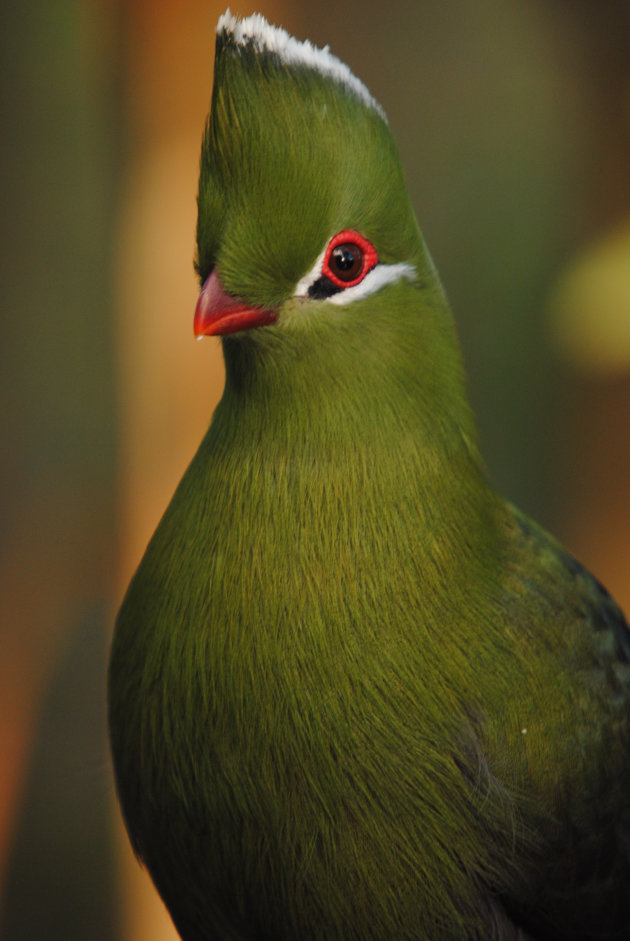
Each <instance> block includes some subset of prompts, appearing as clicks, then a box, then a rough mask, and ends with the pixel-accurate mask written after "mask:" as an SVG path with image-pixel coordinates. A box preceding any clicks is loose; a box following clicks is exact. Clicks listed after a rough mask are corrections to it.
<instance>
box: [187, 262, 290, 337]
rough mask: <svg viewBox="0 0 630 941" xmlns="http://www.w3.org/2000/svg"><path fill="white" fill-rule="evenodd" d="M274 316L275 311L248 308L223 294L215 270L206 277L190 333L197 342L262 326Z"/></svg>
mask: <svg viewBox="0 0 630 941" xmlns="http://www.w3.org/2000/svg"><path fill="white" fill-rule="evenodd" d="M277 317H278V314H277V312H276V311H275V310H268V309H266V308H264V307H250V306H248V305H247V304H245V303H244V302H243V301H239V300H236V298H234V297H231V296H230V295H229V294H226V293H225V291H224V290H223V287H222V286H221V282H220V281H219V276H218V274H217V273H216V270H214V271H213V272H212V274H211V275H210V276H209V277H208V278H206V280H205V281H204V283H203V287H202V288H201V294H200V295H199V300H198V301H197V306H196V307H195V319H194V323H193V330H194V332H195V336H196V337H197V339H201V337H210V336H216V335H224V334H226V333H236V332H237V331H239V330H250V329H251V328H252V327H264V326H265V325H266V324H270V323H273V322H274V321H275V320H276V319H277Z"/></svg>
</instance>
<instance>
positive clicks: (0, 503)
mask: <svg viewBox="0 0 630 941" xmlns="http://www.w3.org/2000/svg"><path fill="white" fill-rule="evenodd" d="M115 16H116V3H115V2H114V3H112V2H110V3H108V4H106V3H105V2H104V0H101V2H98V0H92V2H89V3H78V2H77V0H59V2H58V3H55V4H50V3H46V2H45V0H25V2H23V3H18V4H16V3H9V4H3V5H2V7H1V12H0V63H1V67H2V71H3V75H2V81H1V84H0V87H1V89H2V91H1V98H0V109H1V113H0V126H1V127H2V145H1V149H0V186H1V188H2V204H1V205H2V217H1V223H0V224H1V230H0V238H1V246H0V283H1V284H2V295H3V318H2V342H1V344H0V349H1V354H0V357H1V358H0V422H1V428H0V436H1V440H2V450H3V460H2V464H1V465H0V625H1V628H0V630H1V632H2V657H1V658H0V696H1V697H2V702H1V703H0V739H1V741H2V761H1V762H0V875H2V871H6V870H7V869H8V871H9V874H10V875H11V873H12V872H13V870H12V866H13V862H14V860H15V859H16V858H17V857H19V858H21V859H25V857H24V856H23V854H22V849H24V847H26V846H27V844H26V843H22V844H21V845H20V841H23V840H27V841H28V852H29V853H30V854H31V856H30V857H29V858H30V862H28V859H27V860H26V866H27V870H28V875H29V876H30V875H31V874H35V873H37V874H38V875H39V876H41V878H42V879H46V878H47V874H46V873H48V874H49V875H51V876H52V875H53V874H54V872H55V871H57V872H58V871H60V870H61V871H63V869H64V867H69V866H70V865H71V866H72V870H71V871H72V873H73V874H76V875H80V874H81V871H83V878H88V877H89V872H90V865H91V863H93V862H94V851H95V847H94V841H93V837H94V832H98V833H101V829H100V825H99V820H95V821H94V826H95V831H94V832H89V831H85V832H84V834H83V836H82V838H81V839H77V832H76V831H75V832H73V828H72V826H69V827H67V828H66V830H65V835H66V838H64V837H63V835H62V834H61V833H60V832H57V839H56V841H55V843H54V844H53V845H52V846H51V845H48V844H47V836H49V835H50V834H47V833H44V832H33V831H32V830H30V831H29V830H28V823H29V820H30V819H31V815H30V812H29V806H28V803H27V801H28V799H29V797H28V796H27V795H30V794H32V793H33V791H32V786H33V785H34V782H33V780H32V775H31V779H30V780H29V785H28V788H27V787H26V783H25V779H26V776H27V773H28V772H29V770H32V772H33V774H35V773H36V771H35V766H33V768H32V769H31V768H30V764H31V762H30V750H31V748H32V746H33V743H34V742H36V740H37V735H38V727H39V726H38V723H39V722H40V719H41V717H42V716H43V715H45V714H46V710H47V708H48V693H47V690H48V688H49V684H50V683H51V682H52V680H53V677H55V682H57V679H56V675H57V674H58V672H59V669H62V668H63V662H64V661H63V657H62V656H61V655H62V650H63V649H64V648H65V647H66V646H67V644H69V643H70V642H71V638H70V634H71V632H75V633H76V632H79V633H81V631H83V630H84V629H85V630H91V628H92V626H93V624H94V623H95V622H94V617H93V616H92V614H89V615H88V612H93V611H94V610H97V609H99V610H101V609H102V608H103V606H105V607H107V606H108V605H109V604H110V602H109V600H108V599H109V598H110V596H111V591H112V583H113V560H114V543H115V536H114V506H115V503H114V494H115V472H116V467H115V450H116V448H115V431H114V429H115V421H114V416H115V396H114V385H113V369H112V362H113V356H112V352H113V350H112V277H111V244H112V230H113V216H114V210H115V204H116V198H115V197H116V192H117V175H118V153H119V130H118V128H119V122H118V113H119V94H118V68H117V63H118V56H117V54H116V46H115V39H116V24H115ZM99 624H100V631H101V632H103V625H104V619H103V616H102V614H101V616H100V619H99ZM72 642H73V643H74V640H73V641H72ZM102 648H103V649H102V651H101V654H100V657H96V658H94V657H93V658H87V659H86V660H85V668H86V669H89V670H92V671H94V672H93V674H91V678H90V677H87V678H85V679H86V682H85V683H83V684H80V685H78V686H76V687H75V688H76V692H77V698H76V701H74V703H73V709H74V711H75V714H76V715H79V714H81V713H82V711H85V713H86V714H90V715H94V716H100V721H98V722H97V724H96V725H95V726H94V728H93V730H92V737H93V740H94V748H95V749H96V751H97V753H98V755H99V761H100V762H103V764H102V767H101V768H100V769H99V770H98V772H96V770H95V768H94V767H91V766H90V767H88V765H89V764H90V759H89V758H87V757H86V759H85V761H82V760H78V761H77V763H76V764H75V765H73V769H74V772H75V773H74V774H73V775H69V776H68V777H67V779H65V780H64V781H63V786H57V785H58V784H60V782H59V781H56V780H55V779H54V775H55V774H56V773H57V772H56V771H55V768H64V767H66V765H65V762H64V758H65V754H64V755H60V756H59V758H60V761H59V763H58V764H57V765H55V763H53V764H52V765H51V766H50V767H48V768H47V773H50V774H51V775H53V779H49V780H48V781H47V782H46V784H47V786H48V790H47V792H46V793H47V795H48V796H47V798H45V799H47V800H48V801H49V804H48V805H45V806H44V813H43V816H44V817H46V818H48V819H49V820H52V819H53V818H56V819H59V820H64V819H65V820H67V821H68V822H69V823H71V821H72V818H73V812H72V808H73V801H76V800H77V798H79V797H80V798H81V799H82V801H83V804H82V806H85V801H86V800H93V803H92V805H91V806H92V816H97V817H98V815H99V814H100V815H101V817H102V815H103V814H104V813H105V807H106V804H105V789H106V786H107V785H106V781H107V777H106V768H105V765H104V761H105V737H104V722H103V721H102V719H103V715H102V714H103V708H102V705H101V703H100V701H97V698H98V697H101V698H102V684H101V683H100V681H99V680H100V675H101V674H102V671H103V670H104V663H105V659H104V644H103V645H102ZM60 658H61V659H60ZM82 697H87V699H85V698H82ZM71 711H72V710H71ZM74 727H75V726H74V725H70V726H68V729H67V734H65V735H64V731H63V727H62V728H59V729H57V732H58V738H57V739H56V740H57V741H58V743H59V745H60V748H63V749H64V750H65V751H66V752H67V753H68V754H69V753H70V752H71V751H72V749H74V748H76V747H77V743H74V742H72V741H71V736H72V732H71V729H73V728H74ZM38 793H39V792H38ZM75 806H76V805H75ZM25 827H26V829H25ZM96 852H97V853H98V852H101V849H100V848H97V849H96ZM102 852H106V849H102ZM16 854H17V855H16ZM42 859H45V860H46V866H45V867H44V866H42V865H40V866H38V865H37V863H38V862H39V863H41V862H42ZM7 860H8V862H7ZM82 863H83V867H82ZM66 871H70V870H69V868H68V869H66ZM9 885H10V887H11V891H12V892H13V891H14V890H15V891H17V890H16V883H15V880H13V879H10V881H9ZM101 888H102V892H103V893H106V891H107V887H106V886H102V887H101ZM22 891H23V892H24V893H27V895H26V896H25V897H24V898H22V901H23V902H24V901H25V898H30V903H26V902H25V904H28V905H30V909H31V911H28V912H27V911H23V914H25V915H28V919H29V921H28V923H29V924H31V925H32V917H33V912H32V909H34V908H35V909H36V908H37V903H36V902H35V900H36V899H37V900H40V899H43V898H44V897H46V891H45V887H44V886H42V885H40V886H38V885H36V884H34V883H33V884H30V885H28V886H24V885H23V886H22ZM80 892H81V886H80V885H78V884H76V883H75V884H71V879H69V881H68V884H67V888H66V893H67V894H66V897H62V898H59V899H58V900H57V901H55V903H54V904H55V905H56V906H57V907H58V909H59V910H61V909H62V907H63V906H64V905H65V906H70V907H72V905H73V901H72V899H73V897H74V898H76V896H77V893H80ZM4 902H5V904H4V906H3V907H4V910H5V913H8V914H10V924H11V934H12V936H23V935H22V934H20V927H19V918H20V911H19V899H17V898H16V896H15V895H14V894H13V895H12V896H11V897H7V898H5V900H4ZM97 911H99V912H100V911H101V908H100V907H97ZM39 917H40V927H41V933H39V934H37V935H30V936H39V937H47V938H51V937H53V935H52V934H51V933H50V931H48V930H44V929H45V928H46V929H48V928H49V927H50V925H51V924H53V923H55V919H54V918H53V917H52V916H51V912H50V911H45V910H42V911H41V912H40V915H39ZM24 936H26V935H24ZM57 936H59V937H60V936H61V935H55V937H57ZM68 936H69V935H67V934H66V937H68ZM7 937H9V928H7Z"/></svg>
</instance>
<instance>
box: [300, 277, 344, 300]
mask: <svg viewBox="0 0 630 941" xmlns="http://www.w3.org/2000/svg"><path fill="white" fill-rule="evenodd" d="M343 290H344V288H340V287H337V285H336V284H333V283H332V281H331V280H330V278H327V277H326V275H322V276H321V278H318V279H317V281H314V282H313V283H312V284H311V286H310V288H309V289H308V296H309V297H312V298H314V300H316V301H321V300H324V298H326V297H332V296H333V294H339V292H340V291H343Z"/></svg>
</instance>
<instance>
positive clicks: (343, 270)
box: [329, 242, 363, 281]
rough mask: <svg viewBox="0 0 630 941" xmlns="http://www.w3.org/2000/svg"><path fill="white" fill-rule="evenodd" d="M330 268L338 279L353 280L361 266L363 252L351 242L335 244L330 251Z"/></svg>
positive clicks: (359, 272) (359, 271)
mask: <svg viewBox="0 0 630 941" xmlns="http://www.w3.org/2000/svg"><path fill="white" fill-rule="evenodd" d="M329 264H330V268H331V271H332V272H333V274H335V275H336V276H337V277H338V278H339V280H340V281H354V279H355V278H356V277H358V275H359V274H361V268H362V266H363V252H362V251H361V249H360V248H359V246H358V245H355V244H354V243H353V242H344V243H343V245H336V246H335V248H333V250H332V252H331V253H330V262H329Z"/></svg>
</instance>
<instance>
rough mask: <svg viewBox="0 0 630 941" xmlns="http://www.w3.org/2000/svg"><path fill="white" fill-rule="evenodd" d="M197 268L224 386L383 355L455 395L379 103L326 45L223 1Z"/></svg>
mask: <svg viewBox="0 0 630 941" xmlns="http://www.w3.org/2000/svg"><path fill="white" fill-rule="evenodd" d="M196 267H197V271H198V274H199V277H200V281H201V284H202V290H201V295H200V298H199V302H198V304H197V309H196V312H195V320H194V329H195V334H196V335H197V336H199V337H201V336H204V335H221V336H222V337H223V346H224V354H225V359H226V366H227V371H228V383H229V382H230V373H231V372H232V373H233V374H234V373H236V374H238V375H241V376H242V375H243V373H244V372H247V370H252V371H255V372H258V373H259V372H260V363H261V360H270V359H271V360H273V362H274V363H275V366H276V367H281V364H282V361H283V358H284V359H285V361H290V362H292V363H295V360H296V358H297V359H298V360H299V361H300V369H299V370H294V371H295V374H296V375H297V373H298V372H299V375H300V376H301V377H302V381H311V380H312V379H313V375H314V374H312V369H313V368H314V364H315V363H318V364H319V367H320V368H319V373H318V376H319V377H320V378H321V376H322V375H323V374H324V372H325V370H326V369H328V370H329V372H331V373H332V372H334V373H335V374H336V376H337V377H338V376H339V374H340V373H341V372H342V371H345V372H347V373H348V374H360V375H362V376H363V377H364V379H365V381H366V383H367V384H369V383H371V382H373V381H377V380H376V377H377V375H379V376H381V378H383V377H384V373H385V372H386V370H387V368H388V364H389V365H391V368H392V369H394V370H396V371H397V373H398V375H397V377H396V378H397V382H396V385H397V386H399V387H400V386H401V385H403V384H405V383H407V384H408V385H414V384H415V383H417V382H419V383H420V385H421V388H418V389H416V393H418V392H419V393H420V394H421V396H422V397H423V398H425V399H427V400H428V399H429V397H433V396H434V394H435V393H436V392H437V393H438V394H439V395H440V397H441V398H444V396H443V394H442V393H447V392H448V393H450V394H451V395H452V394H453V393H455V398H459V397H460V396H461V397H463V393H462V388H463V386H462V384H461V367H460V358H459V352H458V348H457V342H456V339H455V336H454V330H453V326H452V319H451V315H450V312H449V309H448V305H447V303H446V300H445V297H444V294H443V291H442V288H441V286H440V282H439V279H438V277H437V274H436V272H435V269H434V266H433V264H432V262H431V259H430V257H429V254H428V252H427V250H426V248H425V245H424V242H423V239H422V236H421V234H420V231H419V228H418V225H417V223H416V219H415V216H414V213H413V210H412V208H411V206H410V203H409V198H408V195H407V189H406V185H405V180H404V176H403V172H402V169H401V164H400V159H399V156H398V152H397V148H396V145H395V143H394V140H393V137H392V134H391V132H390V129H389V126H388V123H387V119H386V117H385V114H384V112H383V109H382V108H381V106H380V105H379V104H378V102H377V101H376V100H375V99H374V98H373V97H372V95H371V94H370V92H369V91H368V90H367V88H366V87H365V85H364V84H363V83H362V82H361V81H360V80H359V79H358V78H357V77H356V76H355V75H354V74H353V73H352V72H351V71H350V69H349V68H348V67H347V66H346V65H345V64H344V63H342V62H341V61H340V60H339V59H337V58H336V57H335V56H334V55H332V54H331V53H330V52H329V51H328V48H324V49H318V48H316V47H315V46H313V45H312V44H311V43H309V42H308V41H306V42H299V41H298V40H296V39H294V38H293V37H292V36H289V35H288V33H286V32H285V31H284V30H282V29H278V28H276V27H273V26H270V25H269V24H268V23H267V22H266V20H265V19H264V18H263V17H262V16H260V15H254V16H250V17H248V18H246V19H242V20H239V19H237V18H235V17H234V16H232V15H231V14H230V12H229V11H228V12H226V13H225V14H224V15H223V16H222V17H221V18H220V20H219V23H218V26H217V45H216V60H215V76H214V87H213V95H212V104H211V111H210V116H209V119H208V123H207V126H206V130H205V135H204V139H203V145H202V153H201V171H200V180H199V194H198V223H197V261H196ZM340 350H342V351H343V356H344V359H343V361H342V360H341V358H340V355H339V351H340ZM438 363H439V364H440V365H439V366H438V365H437V364H438ZM377 364H378V365H377ZM309 375H310V380H309V379H308V377H309ZM305 377H306V378H305ZM413 377H415V378H413ZM313 381H314V380H313ZM361 394H363V391H362V393H361ZM444 404H446V403H444ZM447 407H448V406H447Z"/></svg>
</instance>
